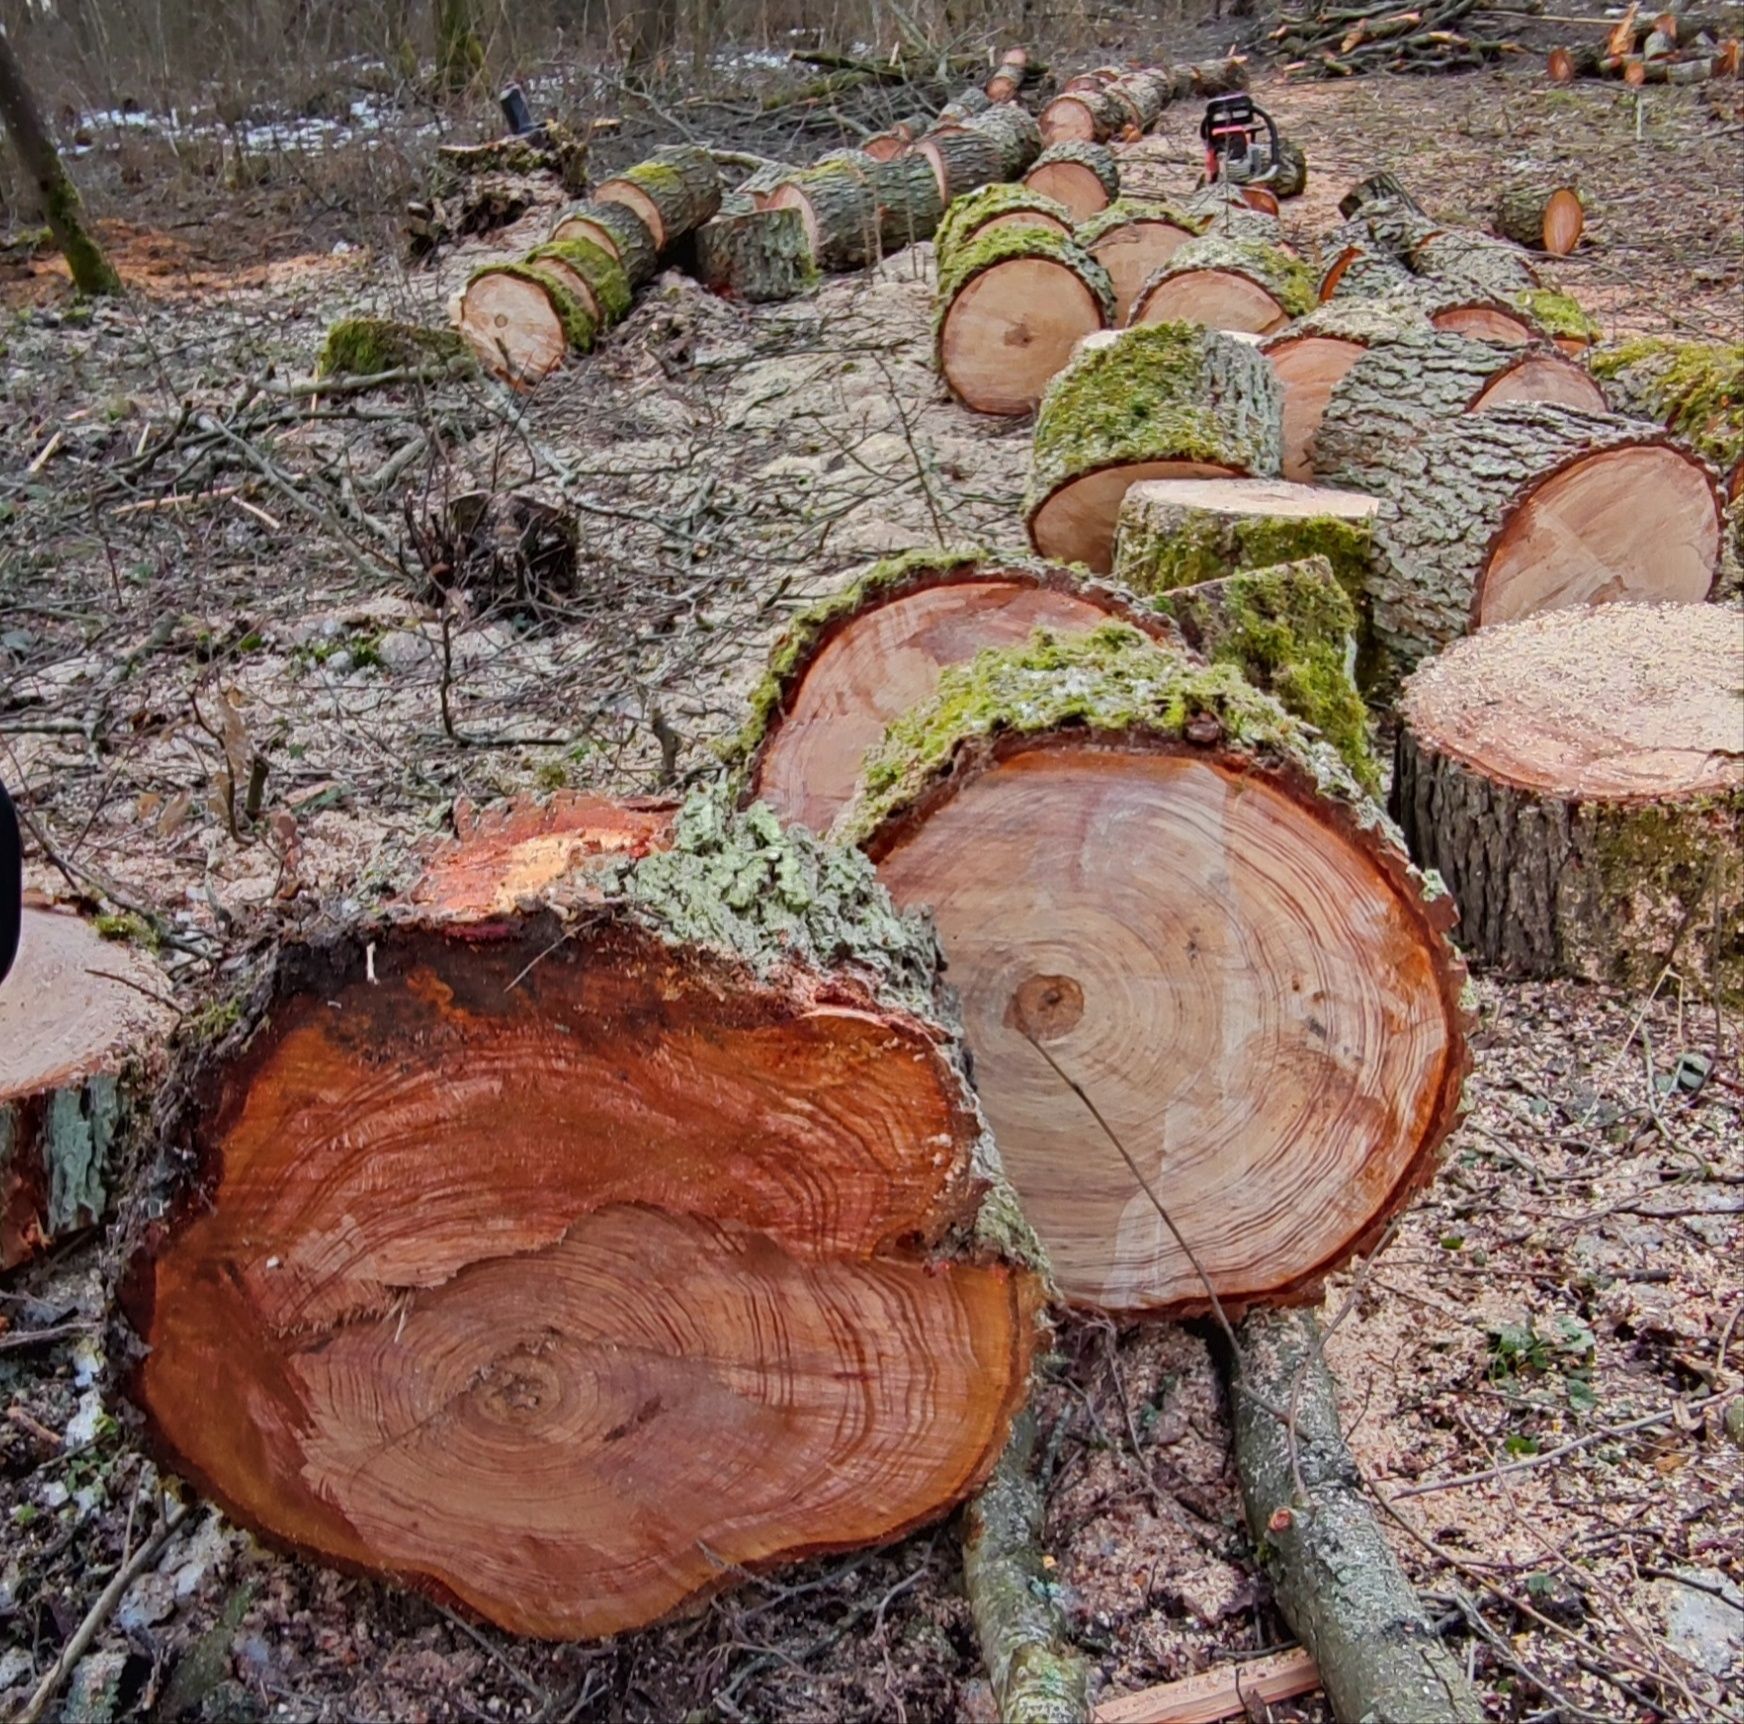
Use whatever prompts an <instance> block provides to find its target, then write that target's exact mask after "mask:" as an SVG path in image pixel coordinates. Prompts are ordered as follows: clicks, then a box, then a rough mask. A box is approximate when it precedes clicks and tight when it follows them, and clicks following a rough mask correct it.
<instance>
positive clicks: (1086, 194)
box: [1023, 144, 1120, 221]
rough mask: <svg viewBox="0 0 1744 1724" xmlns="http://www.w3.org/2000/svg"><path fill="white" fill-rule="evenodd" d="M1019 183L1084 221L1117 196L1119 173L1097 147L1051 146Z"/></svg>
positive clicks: (1105, 152)
mask: <svg viewBox="0 0 1744 1724" xmlns="http://www.w3.org/2000/svg"><path fill="white" fill-rule="evenodd" d="M1023 183H1024V184H1025V185H1026V186H1028V187H1029V189H1030V190H1031V191H1033V192H1040V193H1041V194H1042V195H1043V196H1044V197H1050V198H1053V199H1054V200H1055V202H1056V203H1062V204H1064V205H1065V206H1066V208H1067V209H1069V210H1070V211H1071V212H1072V219H1073V220H1074V221H1085V220H1087V219H1088V218H1089V217H1091V216H1093V215H1095V213H1096V212H1097V211H1098V210H1099V209H1105V208H1107V206H1108V205H1109V204H1111V203H1113V201H1114V200H1115V199H1116V198H1117V197H1119V196H1120V170H1119V168H1117V167H1116V166H1115V162H1114V156H1113V154H1112V153H1111V152H1110V151H1108V150H1107V149H1105V148H1104V147H1103V146H1102V145H1101V144H1053V145H1050V146H1049V147H1048V148H1047V149H1045V150H1043V151H1042V153H1041V154H1040V155H1039V156H1037V157H1036V159H1035V165H1034V166H1033V167H1032V168H1031V169H1030V170H1029V172H1028V173H1027V174H1025V175H1024V176H1023Z"/></svg>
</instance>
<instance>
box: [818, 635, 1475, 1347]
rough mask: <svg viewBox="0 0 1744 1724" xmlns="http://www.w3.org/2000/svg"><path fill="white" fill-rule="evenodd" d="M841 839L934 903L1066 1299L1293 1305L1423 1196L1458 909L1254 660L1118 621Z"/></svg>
mask: <svg viewBox="0 0 1744 1724" xmlns="http://www.w3.org/2000/svg"><path fill="white" fill-rule="evenodd" d="M837 830H838V831H839V832H841V833H842V834H843V835H845V836H847V837H850V838H852V839H854V840H856V841H858V842H860V843H862V844H863V845H864V847H865V849H866V851H867V853H868V855H870V856H871V857H872V859H873V860H874V861H875V862H876V863H877V865H878V869H879V874H880V877H881V878H882V879H883V880H884V881H885V883H886V884H887V885H888V886H889V887H890V890H891V892H892V895H893V896H894V897H895V899H896V900H897V902H898V903H902V904H916V905H918V904H926V905H929V906H930V907H931V908H932V911H933V914H934V917H935V920H936V923H937V926H938V929H939V933H940V937H941V939H942V941H943V944H944V948H945V952H946V956H947V958H948V961H949V964H950V975H951V980H952V984H953V985H954V986H955V987H956V989H957V990H958V992H959V994H960V996H961V999H962V1002H963V1009H964V1019H965V1026H966V1030H967V1034H968V1039H969V1043H970V1047H971V1050H972V1052H973V1054H974V1059H975V1074H976V1084H977V1088H978V1089H979V1091H980V1094H981V1097H982V1100H983V1103H984V1105H985V1106H986V1108H987V1110H988V1116H989V1118H990V1120H991V1121H992V1124H993V1127H994V1130H995V1132H996V1133H997V1134H998V1140H999V1143H1000V1146H1001V1154H1002V1157H1003V1158H1004V1162H1005V1166H1006V1170H1007V1172H1008V1174H1009V1175H1010V1177H1011V1180H1012V1183H1013V1185H1014V1186H1015V1188H1016V1190H1017V1193H1018V1196H1019V1198H1020V1200H1021V1202H1022V1204H1023V1207H1024V1213H1025V1214H1026V1215H1027V1216H1028V1218H1029V1220H1030V1221H1031V1222H1032V1223H1033V1225H1034V1226H1035V1228H1036V1231H1037V1233H1038V1234H1039V1235H1040V1236H1041V1238H1042V1241H1043V1245H1044V1248H1045V1249H1046V1250H1047V1252H1048V1255H1049V1260H1050V1263H1051V1266H1052V1269H1053V1272H1054V1275H1055V1278H1056V1281H1057V1284H1058V1286H1059V1287H1060V1290H1061V1292H1062V1294H1063V1295H1064V1296H1065V1297H1066V1298H1067V1299H1068V1300H1070V1301H1071V1302H1073V1303H1075V1304H1078V1305H1083V1306H1088V1307H1093V1308H1098V1309H1103V1310H1106V1311H1110V1312H1115V1313H1121V1314H1134V1315H1136V1314H1139V1313H1146V1314H1157V1315H1163V1314H1169V1315H1182V1314H1185V1313H1188V1312H1194V1311H1204V1310H1205V1309H1206V1308H1207V1307H1208V1305H1209V1304H1210V1302H1211V1299H1212V1297H1213V1295H1214V1294H1215V1296H1216V1298H1217V1299H1218V1300H1219V1301H1221V1302H1222V1303H1223V1304H1224V1305H1225V1306H1226V1307H1234V1306H1241V1305H1244V1304H1247V1303H1250V1302H1255V1301H1270V1300H1278V1299H1284V1300H1287V1299H1292V1298H1297V1297H1301V1296H1303V1295H1304V1294H1306V1293H1307V1291H1308V1290H1309V1289H1310V1288H1311V1287H1313V1286H1314V1285H1315V1284H1316V1283H1317V1282H1318V1281H1319V1280H1320V1279H1321V1277H1322V1276H1323V1275H1324V1274H1326V1273H1327V1272H1329V1271H1330V1270H1331V1269H1332V1268H1333V1267H1334V1266H1336V1265H1337V1264H1338V1263H1340V1262H1342V1261H1344V1260H1345V1259H1346V1257H1347V1256H1348V1255H1349V1254H1350V1253H1351V1252H1352V1251H1354V1250H1358V1249H1361V1248H1362V1247H1363V1245H1364V1244H1365V1243H1369V1242H1372V1241H1373V1240H1374V1238H1375V1237H1376V1236H1377V1235H1378V1233H1379V1231H1380V1230H1381V1229H1382V1228H1384V1226H1385V1225H1386V1221H1387V1218H1388V1216H1390V1215H1391V1214H1392V1213H1394V1212H1395V1211H1396V1210H1397V1208H1398V1207H1399V1206H1400V1205H1401V1204H1402V1203H1404V1202H1405V1201H1406V1200H1407V1199H1408V1197H1409V1196H1410V1194H1411V1193H1412V1192H1413V1191H1414V1190H1415V1189H1416V1187H1417V1186H1418V1184H1419V1183H1420V1182H1421V1181H1422V1180H1423V1179H1424V1178H1426V1177H1427V1175H1428V1173H1429V1171H1430V1169H1431V1167H1432V1165H1433V1162H1434V1159H1435V1156H1436V1152H1437V1150H1438V1147H1439V1145H1440V1144H1441V1142H1442V1140H1443V1138H1444V1136H1445V1134H1446V1132H1447V1130H1448V1129H1449V1127H1450V1125H1451V1123H1452V1121H1453V1118H1454V1116H1455V1113H1456V1111H1457V1107H1458V1097H1459V1091H1460V1084H1461V1081H1462V1077H1463V1073H1464V1070H1465V1065H1466V1058H1465V1051H1464V1043H1463V1036H1462V1027H1461V1017H1460V1009H1459V996H1460V988H1461V973H1460V970H1459V967H1458V964H1457V961H1456V960H1455V958H1454V957H1453V955H1452V951H1451V948H1450V947H1449V946H1448V945H1447V942H1446V940H1445V937H1444V929H1445V924H1446V922H1447V921H1448V920H1449V919H1450V916H1451V906H1450V905H1449V904H1448V903H1447V902H1446V900H1445V897H1441V898H1437V896H1436V895H1435V893H1434V892H1433V891H1432V890H1431V889H1430V887H1429V886H1428V884H1427V883H1426V882H1425V881H1423V880H1422V879H1421V878H1420V877H1419V876H1418V875H1417V874H1416V873H1415V872H1414V871H1413V870H1412V869H1411V867H1410V865H1409V863H1408V862H1407V860H1406V858H1405V853H1404V851H1403V848H1402V847H1401V846H1400V844H1399V843H1398V841H1397V838H1396V836H1395V835H1394V834H1393V833H1392V830H1391V828H1390V826H1389V825H1388V823H1387V821H1386V819H1385V816H1384V815H1383V814H1382V813H1381V812H1380V810H1379V809H1378V808H1376V807H1375V806H1374V804H1373V803H1372V802H1370V801H1369V800H1368V799H1367V798H1366V797H1365V796H1364V795H1363V793H1362V791H1361V789H1360V787H1359V786H1358V785H1357V784H1356V783H1355V782H1354V781H1353V780H1352V778H1351V777H1350V775H1349V773H1348V771H1347V770H1346V768H1345V766H1344V764H1343V762H1342V761H1341V760H1340V759H1339V757H1338V754H1337V752H1336V751H1335V750H1334V749H1333V748H1332V747H1331V746H1330V744H1328V743H1327V742H1325V741H1324V740H1323V739H1321V738H1319V737H1317V736H1315V735H1314V734H1313V733H1312V732H1310V731H1309V730H1308V729H1307V728H1306V727H1305V726H1303V725H1302V724H1301V723H1300V722H1299V721H1297V720H1296V719H1294V718H1292V717H1291V716H1290V715H1289V714H1288V713H1286V712H1285V711H1284V710H1283V708H1282V707H1281V706H1279V704H1278V703H1277V702H1276V701H1275V700H1274V699H1273V698H1272V697H1271V696H1269V695H1265V694H1262V693H1260V692H1259V691H1258V690H1256V689H1255V688H1253V687H1252V686H1251V685H1250V684H1249V683H1248V682H1247V681H1246V679H1245V678H1244V677H1242V676H1241V675H1240V673H1239V672H1237V671H1236V670H1235V669H1234V668H1233V667H1232V666H1230V665H1214V666H1207V665H1205V664H1204V663H1203V662H1202V661H1200V660H1199V659H1198V658H1197V657H1195V656H1194V655H1192V654H1190V653H1188V652H1186V651H1185V650H1184V649H1177V648H1171V647H1167V646H1163V645H1160V644H1159V643H1158V642H1157V641H1156V640H1154V639H1153V638H1150V637H1147V636H1145V635H1143V634H1141V633H1139V632H1138V631H1137V630H1135V629H1131V628H1128V627H1126V626H1124V625H1122V624H1118V623H1105V624H1103V625H1102V626H1101V627H1100V628H1097V629H1095V630H1092V631H1091V632H1089V633H1087V634H1077V633H1075V634H1070V635H1060V636H1055V635H1052V634H1049V633H1045V632H1044V633H1041V634H1038V635H1037V636H1035V637H1034V638H1033V639H1032V640H1031V641H1030V642H1028V643H1027V644H1025V645H1023V646H1019V647H1013V648H1007V649H1004V650H999V651H989V652H984V653H982V654H981V655H980V656H979V657H978V658H976V659H975V660H974V661H973V662H972V663H971V664H968V665H959V666H957V667H955V668H952V669H949V670H946V671H945V672H944V674H943V676H942V677H941V679H940V682H939V688H938V693H937V695H936V696H935V697H934V699H933V700H932V702H930V703H929V704H928V705H926V706H924V707H922V708H919V709H917V710H916V711H914V712H911V713H910V714H908V715H907V716H905V717H904V718H902V719H900V720H898V721H897V723H896V724H894V725H893V726H891V728H890V729H889V731H888V732H887V733H886V736H885V739H884V742H883V744H882V745H881V746H880V747H879V749H878V750H877V751H876V752H874V754H873V755H872V756H871V757H870V759H869V760H868V761H867V763H866V766H865V769H864V772H863V774H862V778H861V781H860V786H859V789H858V791H857V794H856V800H855V803H854V805H853V806H852V807H851V808H850V809H849V810H848V811H847V812H846V814H845V815H844V816H843V818H842V819H841V820H840V821H839V822H838V826H837ZM1304 976H1312V977H1313V978H1314V981H1313V984H1312V986H1304V984H1303V981H1302V978H1303V977H1304ZM1074 1086H1076V1087H1074ZM1085 1098H1088V1102H1089V1104H1090V1105H1089V1107H1087V1106H1086V1099H1085ZM1090 1107H1093V1108H1094V1109H1095V1113H1094V1114H1092V1112H1091V1111H1090ZM1099 1118H1100V1120H1102V1121H1106V1122H1107V1125H1108V1127H1109V1128H1110V1130H1111V1131H1112V1133H1113V1134H1114V1135H1115V1136H1116V1137H1117V1138H1118V1144H1117V1143H1116V1142H1115V1141H1112V1140H1111V1138H1110V1136H1109V1135H1108V1134H1107V1133H1105V1131H1104V1129H1103V1127H1102V1126H1101V1125H1100V1124H1099V1123H1098V1119H1099ZM1153 1200H1154V1201H1153ZM1159 1205H1160V1206H1161V1210H1162V1211H1163V1212H1159V1208H1158V1206H1159Z"/></svg>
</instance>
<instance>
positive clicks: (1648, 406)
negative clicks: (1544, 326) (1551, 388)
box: [1591, 336, 1744, 501]
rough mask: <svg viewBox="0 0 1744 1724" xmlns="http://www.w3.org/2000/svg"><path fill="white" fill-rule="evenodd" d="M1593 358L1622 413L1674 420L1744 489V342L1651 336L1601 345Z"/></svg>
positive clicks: (1734, 487) (1730, 485) (1743, 493)
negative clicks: (1720, 343)
mask: <svg viewBox="0 0 1744 1724" xmlns="http://www.w3.org/2000/svg"><path fill="white" fill-rule="evenodd" d="M1591 364H1592V369H1593V372H1594V374H1595V375H1596V376H1597V377H1599V378H1600V379H1602V380H1603V382H1604V386H1605V392H1606V394H1607V395H1608V396H1609V397H1610V400H1611V404H1612V406H1614V407H1615V408H1616V409H1617V411H1618V412H1619V413H1628V414H1630V415H1632V416H1633V417H1635V418H1638V419H1654V420H1657V421H1658V422H1659V423H1660V424H1661V425H1669V426H1670V427H1671V429H1672V430H1673V431H1675V432H1676V433H1677V434H1678V436H1680V437H1682V438H1683V439H1684V440H1685V441H1686V442H1688V443H1689V444H1691V445H1692V446H1693V447H1694V448H1695V449H1696V450H1698V451H1699V452H1700V453H1701V454H1703V455H1705V456H1706V457H1707V458H1708V460H1710V461H1712V462H1713V463H1714V465H1715V466H1716V467H1718V468H1719V469H1720V471H1721V472H1722V473H1723V474H1725V475H1726V489H1727V493H1728V495H1729V496H1731V497H1732V498H1733V500H1734V501H1736V500H1737V499H1738V498H1740V497H1744V344H1740V345H1737V346H1732V347H1724V346H1713V345H1704V344H1702V343H1699V342H1694V341H1667V340H1665V339H1663V338H1660V337H1656V336H1645V337H1642V338H1641V339H1639V340H1636V341H1626V342H1620V343H1619V344H1618V345H1616V346H1615V347H1604V348H1599V349H1596V350H1595V351H1594V353H1593V355H1592V360H1591Z"/></svg>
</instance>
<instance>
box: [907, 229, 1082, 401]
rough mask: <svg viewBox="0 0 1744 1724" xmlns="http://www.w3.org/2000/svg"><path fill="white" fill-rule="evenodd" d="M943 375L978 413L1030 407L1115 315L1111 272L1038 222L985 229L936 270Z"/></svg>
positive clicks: (939, 361)
mask: <svg viewBox="0 0 1744 1724" xmlns="http://www.w3.org/2000/svg"><path fill="white" fill-rule="evenodd" d="M935 306H936V310H935V314H934V356H935V359H936V362H937V364H938V368H939V375H940V376H941V377H943V378H944V380H945V383H946V385H947V386H948V387H949V389H950V391H951V393H952V394H953V395H955V396H956V398H957V399H958V400H959V401H961V402H962V403H963V405H964V406H965V407H972V408H974V409H975V411H976V412H977V413H1028V412H1030V411H1031V410H1032V409H1033V408H1034V407H1035V405H1036V403H1037V402H1038V401H1039V400H1040V399H1041V397H1042V392H1043V391H1044V390H1045V389H1046V388H1047V386H1048V384H1049V382H1050V381H1051V380H1052V379H1053V378H1054V377H1055V376H1056V375H1058V373H1059V372H1060V371H1062V370H1063V369H1064V368H1065V365H1066V363H1067V361H1068V360H1069V359H1070V358H1071V356H1072V350H1073V348H1074V347H1076V346H1077V344H1078V342H1079V341H1081V340H1082V339H1083V338H1084V337H1085V336H1086V335H1090V334H1093V333H1094V332H1095V331H1097V330H1099V329H1106V328H1107V327H1108V325H1109V324H1110V323H1111V322H1112V321H1113V318H1114V288H1113V286H1112V285H1111V283H1110V282H1109V279H1108V272H1107V271H1106V270H1105V269H1103V267H1102V265H1101V264H1099V263H1098V262H1097V261H1096V260H1095V259H1094V258H1093V257H1091V256H1090V254H1089V253H1088V252H1086V251H1083V250H1081V249H1080V248H1079V247H1078V246H1077V245H1076V244H1075V243H1074V242H1073V241H1072V240H1070V239H1066V238H1064V237H1062V236H1061V235H1060V234H1058V233H1054V232H1051V231H1049V230H1047V229H1044V228H1037V227H1016V228H1013V227H1003V228H998V229H996V230H994V231H992V232H985V231H984V232H982V233H981V234H979V235H977V236H976V237H975V238H974V239H972V240H970V241H969V242H968V243H967V244H964V245H961V246H958V247H957V248H956V249H955V250H953V251H951V252H950V253H949V254H948V255H947V256H946V257H945V260H944V264H943V267H942V268H941V270H940V274H939V284H938V295H937V299H936V301H935Z"/></svg>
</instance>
